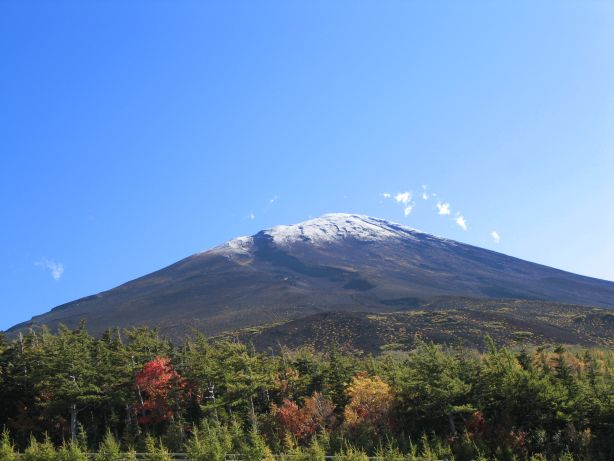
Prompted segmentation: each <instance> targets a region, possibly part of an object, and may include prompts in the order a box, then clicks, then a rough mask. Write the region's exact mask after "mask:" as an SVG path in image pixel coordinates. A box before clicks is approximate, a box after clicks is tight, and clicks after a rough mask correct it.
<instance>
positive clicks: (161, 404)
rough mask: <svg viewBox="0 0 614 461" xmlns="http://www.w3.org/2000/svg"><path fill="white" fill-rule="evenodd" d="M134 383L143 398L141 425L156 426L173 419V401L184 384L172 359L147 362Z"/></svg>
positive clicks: (140, 412)
mask: <svg viewBox="0 0 614 461" xmlns="http://www.w3.org/2000/svg"><path fill="white" fill-rule="evenodd" d="M134 381H135V384H136V387H137V391H138V392H139V395H140V397H141V398H142V404H141V407H140V409H139V417H138V419H139V423H141V424H155V423H159V422H163V421H167V420H169V419H171V418H172V417H173V411H172V402H171V399H172V397H173V394H174V393H175V391H177V390H179V389H180V388H181V387H183V382H182V379H181V376H180V375H179V374H178V373H177V372H176V371H175V370H174V368H173V365H172V364H171V361H170V359H168V358H166V357H156V358H155V359H153V360H151V361H149V362H147V363H146V364H145V365H144V366H143V369H142V370H141V371H140V372H138V373H137V374H136V376H135V380H134Z"/></svg>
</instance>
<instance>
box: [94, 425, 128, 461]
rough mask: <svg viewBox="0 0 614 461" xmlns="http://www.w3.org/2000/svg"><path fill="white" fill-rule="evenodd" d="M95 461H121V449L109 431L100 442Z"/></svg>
mask: <svg viewBox="0 0 614 461" xmlns="http://www.w3.org/2000/svg"><path fill="white" fill-rule="evenodd" d="M96 461H122V453H121V447H120V446H119V443H117V440H115V437H113V434H111V431H109V430H107V433H106V434H105V436H104V439H102V442H100V446H99V447H98V453H97V454H96Z"/></svg>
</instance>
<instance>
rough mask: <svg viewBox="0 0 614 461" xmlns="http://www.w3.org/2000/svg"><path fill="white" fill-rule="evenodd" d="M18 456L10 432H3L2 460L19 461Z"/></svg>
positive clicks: (0, 451) (0, 457)
mask: <svg viewBox="0 0 614 461" xmlns="http://www.w3.org/2000/svg"><path fill="white" fill-rule="evenodd" d="M18 456H19V455H18V454H17V452H16V451H15V446H14V445H13V443H12V442H11V439H10V438H9V431H7V430H6V429H5V430H4V432H2V438H1V439H0V460H2V461H17V459H18Z"/></svg>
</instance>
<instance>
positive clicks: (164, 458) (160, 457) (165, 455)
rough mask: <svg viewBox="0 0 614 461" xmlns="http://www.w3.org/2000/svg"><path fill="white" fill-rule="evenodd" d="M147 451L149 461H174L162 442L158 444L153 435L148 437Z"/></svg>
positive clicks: (146, 440) (146, 442) (146, 441)
mask: <svg viewBox="0 0 614 461" xmlns="http://www.w3.org/2000/svg"><path fill="white" fill-rule="evenodd" d="M145 451H146V452H147V457H148V458H149V461H173V458H171V454H170V453H169V451H168V450H167V449H166V447H165V446H164V445H163V444H162V442H161V441H159V442H158V443H156V440H155V439H154V438H153V437H152V436H151V435H148V436H147V438H146V439H145Z"/></svg>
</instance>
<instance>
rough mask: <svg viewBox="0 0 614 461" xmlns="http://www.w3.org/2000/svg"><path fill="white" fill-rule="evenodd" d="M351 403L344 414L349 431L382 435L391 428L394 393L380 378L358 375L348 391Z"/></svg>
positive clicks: (363, 374) (364, 374)
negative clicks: (363, 431) (354, 430)
mask: <svg viewBox="0 0 614 461" xmlns="http://www.w3.org/2000/svg"><path fill="white" fill-rule="evenodd" d="M347 393H348V396H349V397H350V402H349V403H348V405H347V406H346V407H345V411H344V413H343V415H344V419H345V423H346V425H347V427H348V428H349V429H358V428H361V429H367V430H369V431H372V432H376V433H382V432H385V431H387V430H389V429H390V428H391V425H392V406H393V403H394V393H393V391H392V389H391V388H390V386H389V385H388V384H387V383H385V382H384V381H382V379H381V378H380V377H379V376H374V377H372V378H370V377H368V376H367V374H366V373H358V374H357V375H356V376H355V377H354V378H353V379H352V382H351V384H350V386H349V387H348V389H347Z"/></svg>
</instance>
